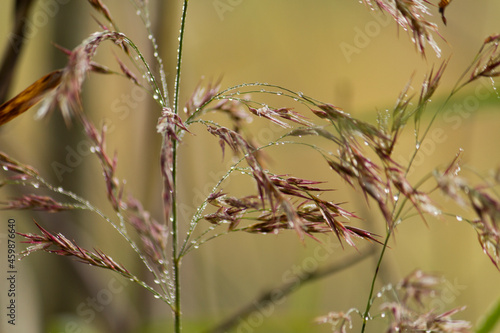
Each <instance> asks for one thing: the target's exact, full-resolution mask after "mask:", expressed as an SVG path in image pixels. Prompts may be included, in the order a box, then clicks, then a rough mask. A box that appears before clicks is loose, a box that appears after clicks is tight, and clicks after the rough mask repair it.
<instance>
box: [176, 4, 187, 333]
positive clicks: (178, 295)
mask: <svg viewBox="0 0 500 333" xmlns="http://www.w3.org/2000/svg"><path fill="white" fill-rule="evenodd" d="M187 5H188V0H184V5H183V7H182V18H181V28H180V32H179V48H178V51H177V68H176V74H175V86H174V101H173V105H172V107H173V112H174V113H175V114H178V113H179V91H180V81H181V65H182V47H183V44H184V31H185V28H186V14H187ZM177 145H178V143H177V142H175V143H174V146H173V152H172V153H173V166H172V177H173V182H174V184H173V188H174V191H175V192H176V188H177ZM175 192H174V195H173V198H172V255H173V273H174V274H173V275H174V293H175V295H174V332H175V333H180V332H181V330H182V326H181V315H182V313H181V285H180V261H181V257H180V256H179V253H178V252H179V248H178V234H179V227H178V220H177V218H178V217H177V194H176V193H175Z"/></svg>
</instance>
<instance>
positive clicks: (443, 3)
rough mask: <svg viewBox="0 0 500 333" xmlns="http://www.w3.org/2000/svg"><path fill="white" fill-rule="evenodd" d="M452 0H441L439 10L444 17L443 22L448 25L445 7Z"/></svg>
mask: <svg viewBox="0 0 500 333" xmlns="http://www.w3.org/2000/svg"><path fill="white" fill-rule="evenodd" d="M450 2H451V0H441V1H440V2H439V12H440V13H441V17H442V19H443V23H444V24H445V25H446V17H444V9H445V8H446V7H447V6H448V5H449V4H450Z"/></svg>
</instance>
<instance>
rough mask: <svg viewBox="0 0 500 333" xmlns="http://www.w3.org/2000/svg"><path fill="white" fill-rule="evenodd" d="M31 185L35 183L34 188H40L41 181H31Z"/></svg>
mask: <svg viewBox="0 0 500 333" xmlns="http://www.w3.org/2000/svg"><path fill="white" fill-rule="evenodd" d="M31 185H33V187H34V188H39V187H40V184H39V183H35V182H34V183H31Z"/></svg>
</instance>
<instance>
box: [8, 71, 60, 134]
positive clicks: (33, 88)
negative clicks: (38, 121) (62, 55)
mask: <svg viewBox="0 0 500 333" xmlns="http://www.w3.org/2000/svg"><path fill="white" fill-rule="evenodd" d="M61 76H62V70H57V71H53V72H51V73H49V74H47V75H45V76H44V77H42V78H40V79H38V80H37V81H35V82H34V83H33V84H32V85H30V86H29V87H28V88H26V89H24V90H23V91H22V92H21V93H19V94H18V95H17V96H15V97H13V98H12V99H10V100H8V101H7V102H5V103H3V104H2V105H0V126H2V125H3V124H5V123H7V122H9V121H11V120H12V119H14V118H15V117H17V116H19V115H20V114H21V113H23V112H25V111H27V110H28V109H29V108H31V107H32V106H33V105H35V104H36V103H38V102H39V101H40V100H41V99H42V98H43V97H44V96H45V95H46V94H47V93H48V92H50V91H51V90H53V89H54V88H56V87H57V86H58V85H59V83H61Z"/></svg>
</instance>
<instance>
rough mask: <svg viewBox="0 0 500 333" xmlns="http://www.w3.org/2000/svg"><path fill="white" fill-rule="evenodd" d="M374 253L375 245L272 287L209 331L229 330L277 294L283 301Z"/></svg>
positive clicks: (274, 298) (211, 332)
mask: <svg viewBox="0 0 500 333" xmlns="http://www.w3.org/2000/svg"><path fill="white" fill-rule="evenodd" d="M374 253H375V246H370V247H368V248H367V249H365V250H363V251H361V252H360V253H357V254H352V255H349V256H347V257H345V258H343V259H342V260H340V261H338V262H335V263H333V264H331V265H328V266H325V267H320V268H317V269H316V270H314V271H311V272H304V274H303V275H298V276H297V280H294V281H292V282H289V283H284V284H282V285H281V286H278V287H276V288H272V289H270V290H268V291H266V292H264V293H262V294H261V295H260V296H259V297H258V298H257V299H256V300H254V301H252V302H251V303H250V304H248V305H246V306H244V307H243V308H241V309H240V310H239V311H238V312H236V313H235V314H233V315H232V316H231V317H229V318H228V319H226V320H225V321H223V322H222V323H220V324H219V325H217V326H216V327H214V328H212V329H211V330H209V331H208V333H223V332H227V331H228V330H230V329H231V328H233V327H234V326H236V325H237V324H238V323H239V322H240V321H242V320H243V319H244V318H247V317H248V316H250V315H251V314H252V313H254V312H256V311H258V310H259V309H260V308H262V307H264V306H265V305H266V304H267V303H269V302H275V301H276V295H280V297H279V300H280V301H281V300H282V299H284V298H285V297H286V296H287V295H289V294H291V293H293V292H295V291H297V290H299V289H300V288H301V287H302V286H304V285H305V284H307V283H310V282H313V281H315V280H319V279H321V278H324V277H327V276H331V275H333V274H336V273H339V272H341V271H343V270H344V269H347V268H350V267H352V266H354V265H356V264H357V263H359V262H361V261H363V260H364V259H366V258H368V257H369V256H371V255H372V254H374Z"/></svg>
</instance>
